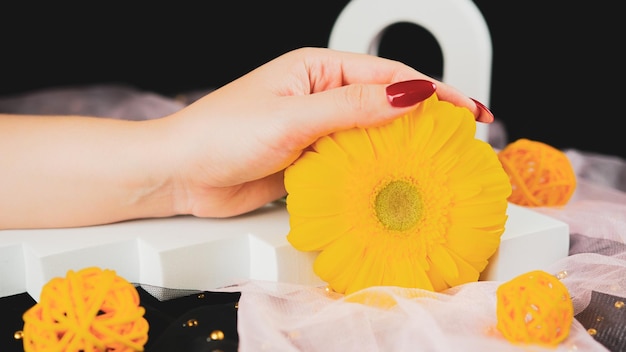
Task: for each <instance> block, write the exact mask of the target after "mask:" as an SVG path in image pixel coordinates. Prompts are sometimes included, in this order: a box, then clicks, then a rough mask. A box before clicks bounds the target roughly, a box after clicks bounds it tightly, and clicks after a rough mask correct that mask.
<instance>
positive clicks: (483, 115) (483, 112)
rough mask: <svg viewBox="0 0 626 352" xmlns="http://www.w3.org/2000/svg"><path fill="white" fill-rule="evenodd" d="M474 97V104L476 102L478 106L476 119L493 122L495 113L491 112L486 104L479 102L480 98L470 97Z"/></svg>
mask: <svg viewBox="0 0 626 352" xmlns="http://www.w3.org/2000/svg"><path fill="white" fill-rule="evenodd" d="M470 99H472V101H473V102H474V104H476V106H478V110H480V111H479V113H478V116H476V121H480V122H485V123H491V122H493V120H494V117H493V113H492V112H491V110H489V109H488V108H487V107H486V106H485V104H483V103H481V102H479V101H478V100H476V99H474V98H470Z"/></svg>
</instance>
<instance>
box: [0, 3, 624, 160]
mask: <svg viewBox="0 0 626 352" xmlns="http://www.w3.org/2000/svg"><path fill="white" fill-rule="evenodd" d="M381 1H384V0H381ZM433 1H436V0H433ZM347 2H348V0H336V1H329V0H319V1H315V2H313V1H291V2H286V1H265V2H261V1H256V2H250V3H246V2H230V3H225V2H224V3H219V4H216V2H198V3H196V4H190V3H186V2H169V3H161V4H159V5H156V4H155V2H150V3H143V6H141V7H140V5H136V4H135V3H132V4H133V5H129V4H130V2H127V3H126V4H124V5H122V4H120V3H112V2H82V3H80V4H82V5H76V4H73V5H72V6H71V7H70V6H67V5H64V6H61V5H59V4H57V3H51V2H47V3H45V4H36V3H23V2H22V3H20V5H19V6H17V5H14V4H11V5H7V3H6V2H5V3H4V4H3V5H0V41H1V43H0V60H1V63H0V82H1V83H0V95H11V94H17V93H21V92H27V91H32V90H36V89H40V88H47V87H54V86H68V85H69V86H71V85H81V84H92V83H126V84H130V85H133V86H136V87H138V88H141V89H146V90H151V91H155V92H158V93H162V94H166V95H174V94H176V93H179V92H182V91H188V90H195V89H205V88H214V87H219V86H221V85H223V84H225V83H227V82H229V81H230V80H233V79H235V78H237V77H239V76H241V75H243V74H245V73H246V72H248V71H250V70H251V69H253V68H255V67H256V66H258V65H261V64H263V63H265V62H266V61H269V60H270V59H272V58H274V57H275V56H278V55H280V54H282V53H284V52H286V51H289V50H291V49H294V48H297V47H302V46H327V45H328V38H329V36H330V32H331V29H332V26H333V24H334V21H335V19H336V18H337V16H338V15H339V13H340V12H341V10H342V9H343V7H344V6H345V5H346V4H347ZM474 2H475V3H476V5H477V6H478V8H479V10H480V11H481V12H482V13H483V15H484V17H485V20H486V22H487V25H488V27H489V30H490V33H491V39H492V43H493V72H492V88H491V98H490V108H491V110H492V111H493V112H494V114H495V115H496V118H497V119H498V120H500V121H502V122H503V123H504V125H505V127H506V130H507V133H508V135H509V140H510V141H513V140H516V139H518V138H529V139H533V140H538V141H542V142H545V143H548V144H551V145H553V146H554V147H557V148H559V149H566V148H575V149H579V150H583V151H588V152H594V153H602V154H608V155H615V156H620V157H622V158H626V144H625V143H624V142H623V141H624V138H625V137H626V133H625V132H624V128H623V127H622V126H621V125H622V124H623V122H622V120H623V119H624V117H625V116H624V115H625V114H624V110H623V100H624V98H623V96H624V95H625V94H626V92H625V89H624V84H625V83H624V78H625V77H624V76H625V75H624V65H625V63H626V61H625V60H624V59H625V54H624V53H623V42H624V34H626V33H625V32H626V31H625V30H624V25H623V22H624V21H623V19H622V18H621V16H622V15H621V13H620V11H618V9H617V3H615V2H609V1H608V0H596V1H594V2H572V1H550V0H541V1H539V0H528V1H494V0H475V1H474ZM412 31H413V29H407V28H404V29H402V28H396V29H393V30H392V29H390V30H389V31H388V34H387V35H386V37H385V38H387V39H385V40H384V41H383V44H382V46H381V50H380V55H381V56H386V57H391V58H395V59H398V60H401V61H404V62H406V63H408V64H410V65H412V66H414V67H416V68H417V69H419V70H421V71H423V72H425V73H428V74H432V75H437V73H438V72H439V71H438V70H440V68H441V65H442V63H441V62H440V60H441V54H440V53H439V52H438V51H437V50H438V48H437V47H436V45H434V46H429V45H428V43H426V42H427V40H425V39H424V38H422V39H420V38H419V35H417V34H415V33H413V32H412ZM392 34H393V35H392ZM424 40H425V41H426V42H424V43H422V41H424ZM425 53H426V54H425Z"/></svg>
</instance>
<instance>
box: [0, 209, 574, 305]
mask: <svg viewBox="0 0 626 352" xmlns="http://www.w3.org/2000/svg"><path fill="white" fill-rule="evenodd" d="M508 214H509V220H508V222H507V226H506V231H505V233H504V234H503V236H502V242H501V245H500V248H499V250H498V253H496V255H495V256H494V257H493V258H492V260H491V262H490V264H489V266H488V267H487V269H486V270H485V271H484V272H483V275H482V277H481V280H508V279H509V278H512V277H514V276H517V275H518V274H521V273H523V272H526V271H530V270H534V269H543V268H544V267H546V266H547V265H550V264H551V263H553V262H554V261H556V260H558V259H560V258H562V257H565V256H567V254H568V250H569V228H568V226H567V224H565V223H563V222H561V221H557V220H555V219H552V218H550V217H548V216H545V215H543V214H539V213H537V212H534V211H532V210H530V209H527V208H523V207H520V206H516V205H514V204H509V207H508ZM288 231H289V214H288V213H287V211H286V209H285V206H284V204H283V203H272V204H270V205H267V206H265V207H263V208H261V209H259V210H257V211H255V212H252V213H249V214H246V215H243V216H239V217H235V218H228V219H200V218H195V217H190V216H181V217H174V218H166V219H149V220H137V221H128V222H122V223H117V224H111V225H103V226H93V227H82V228H72V229H43V230H4V231H0V263H1V264H2V265H1V266H0V296H8V295H12V294H17V293H22V292H28V293H29V294H30V295H31V296H32V297H33V298H35V299H38V298H39V294H40V292H41V289H42V287H43V285H44V284H45V283H46V282H48V281H49V280H50V279H52V278H53V277H59V276H60V277H64V276H65V275H66V273H67V271H68V270H70V269H72V270H75V271H78V270H80V269H82V268H85V267H89V266H98V267H100V268H108V269H112V270H115V271H116V272H117V274H118V275H120V276H122V277H124V278H125V279H126V280H128V281H130V282H132V283H141V284H148V285H154V286H161V287H167V288H180V289H202V290H211V289H215V288H218V287H221V286H224V285H228V284H232V283H235V282H237V281H239V280H245V279H255V280H270V281H281V282H289V283H297V284H306V285H324V282H322V281H321V280H320V279H319V278H318V277H317V276H316V275H315V274H314V273H313V270H312V267H313V260H314V259H315V256H316V253H313V252H308V253H306V252H300V251H297V250H296V249H294V248H293V247H292V246H291V245H290V244H289V242H287V240H286V235H287V233H288Z"/></svg>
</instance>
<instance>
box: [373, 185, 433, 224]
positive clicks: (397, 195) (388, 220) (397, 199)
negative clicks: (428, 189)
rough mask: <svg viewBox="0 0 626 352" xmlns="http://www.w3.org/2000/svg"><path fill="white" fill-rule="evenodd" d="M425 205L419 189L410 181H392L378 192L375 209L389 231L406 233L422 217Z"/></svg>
mask: <svg viewBox="0 0 626 352" xmlns="http://www.w3.org/2000/svg"><path fill="white" fill-rule="evenodd" d="M423 208H424V207H423V204H422V199H421V197H420V194H419V192H418V190H417V188H416V187H415V186H414V185H413V184H412V183H411V182H408V181H404V180H396V181H391V182H389V183H388V184H386V185H385V186H383V187H382V189H381V190H380V191H379V192H378V194H377V195H376V200H375V202H374V209H375V211H376V217H377V218H378V220H379V221H380V222H381V223H382V224H383V225H384V226H385V227H386V228H387V229H389V230H394V231H404V230H408V229H410V228H411V227H413V226H414V225H415V224H417V222H418V221H419V219H420V218H421V217H422V211H423Z"/></svg>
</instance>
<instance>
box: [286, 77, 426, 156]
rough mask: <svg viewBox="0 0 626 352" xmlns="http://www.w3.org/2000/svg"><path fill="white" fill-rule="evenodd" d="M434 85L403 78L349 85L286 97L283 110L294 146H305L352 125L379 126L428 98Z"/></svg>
mask: <svg viewBox="0 0 626 352" xmlns="http://www.w3.org/2000/svg"><path fill="white" fill-rule="evenodd" d="M436 88H437V87H436V85H435V84H434V83H433V82H431V81H428V80H410V81H402V82H398V83H395V84H391V85H384V84H351V85H347V86H342V87H339V88H335V89H331V90H327V91H323V92H320V93H316V94H311V95H307V96H293V97H285V98H284V99H283V100H282V102H283V103H284V104H286V105H283V106H282V109H281V110H282V111H287V112H293V111H298V113H296V114H293V113H292V114H290V115H285V116H284V120H283V121H284V122H285V123H286V124H288V126H287V128H286V130H287V131H290V132H289V134H290V135H291V136H295V137H298V138H295V137H294V138H292V141H294V142H295V143H296V144H297V145H295V146H292V147H294V148H304V147H306V146H308V145H310V144H311V143H312V142H313V141H315V140H316V139H317V138H319V137H321V136H324V135H327V134H330V133H332V132H335V131H339V130H345V129H350V128H353V127H370V126H376V125H381V124H384V123H386V122H389V121H390V120H392V119H394V118H396V117H398V116H400V115H402V114H404V113H407V112H409V111H410V110H412V109H414V107H415V105H416V104H418V103H420V102H421V101H423V100H425V99H426V98H428V97H430V96H431V95H432V94H433V93H434V92H435V90H436Z"/></svg>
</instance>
